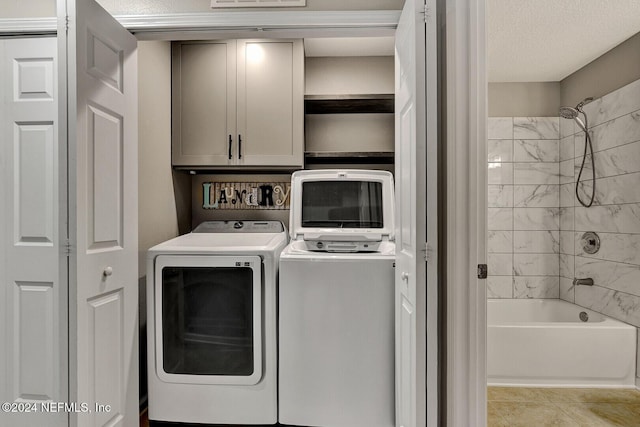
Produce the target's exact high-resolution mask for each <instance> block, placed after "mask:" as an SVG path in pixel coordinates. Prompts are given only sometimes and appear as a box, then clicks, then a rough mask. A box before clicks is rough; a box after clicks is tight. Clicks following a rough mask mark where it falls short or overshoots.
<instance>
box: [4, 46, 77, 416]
mask: <svg viewBox="0 0 640 427" xmlns="http://www.w3.org/2000/svg"><path fill="white" fill-rule="evenodd" d="M57 67H58V63H57V50H56V38H55V37H46V38H28V39H4V40H0V401H1V402H4V406H3V407H2V411H0V426H11V427H21V426H24V427H31V426H65V425H67V422H68V414H67V413H65V412H64V411H61V412H43V411H42V407H41V406H40V405H41V404H42V403H47V402H52V401H55V402H66V401H67V396H68V394H67V339H66V337H67V324H66V318H67V313H66V306H67V304H66V298H67V297H66V289H67V283H66V279H65V277H66V263H67V261H66V256H64V257H61V252H63V251H62V249H61V248H62V247H63V242H64V240H65V234H64V233H61V232H60V224H61V218H60V215H59V203H58V201H59V197H60V191H59V190H60V183H59V181H58V176H59V167H60V162H59V152H60V151H59V147H60V146H59V141H58V100H59V93H58V90H57V74H58V69H57ZM65 229H66V227H65ZM7 405H8V406H7Z"/></svg>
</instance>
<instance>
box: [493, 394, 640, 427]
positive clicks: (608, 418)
mask: <svg viewBox="0 0 640 427" xmlns="http://www.w3.org/2000/svg"><path fill="white" fill-rule="evenodd" d="M487 401H488V402H487V414H488V416H487V418H488V422H487V425H488V426H489V427H516V426H526V427H538V426H571V427H577V426H580V427H583V426H589V427H591V426H593V427H601V426H602V427H606V426H624V427H634V426H637V427H640V391H638V390H630V389H593V388H589V389H585V388H525V387H488V388H487Z"/></svg>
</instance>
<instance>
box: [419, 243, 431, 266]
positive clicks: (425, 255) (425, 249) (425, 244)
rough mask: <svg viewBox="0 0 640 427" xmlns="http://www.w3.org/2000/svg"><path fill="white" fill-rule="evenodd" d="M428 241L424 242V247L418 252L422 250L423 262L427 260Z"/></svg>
mask: <svg viewBox="0 0 640 427" xmlns="http://www.w3.org/2000/svg"><path fill="white" fill-rule="evenodd" d="M429 251H430V248H429V242H424V249H422V250H421V251H420V252H422V255H423V256H424V261H425V262H427V263H428V262H429Z"/></svg>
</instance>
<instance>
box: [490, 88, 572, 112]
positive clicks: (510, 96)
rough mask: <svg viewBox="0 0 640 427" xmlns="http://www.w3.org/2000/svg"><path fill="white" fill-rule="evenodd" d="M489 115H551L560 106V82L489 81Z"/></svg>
mask: <svg viewBox="0 0 640 427" xmlns="http://www.w3.org/2000/svg"><path fill="white" fill-rule="evenodd" d="M487 93H488V101H489V102H488V106H489V117H506V116H520V117H553V116H557V115H558V108H560V82H504V83H489V87H488V92H487Z"/></svg>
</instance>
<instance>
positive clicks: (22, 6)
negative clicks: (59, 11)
mask: <svg viewBox="0 0 640 427" xmlns="http://www.w3.org/2000/svg"><path fill="white" fill-rule="evenodd" d="M51 16H56V0H0V18H42V17H51Z"/></svg>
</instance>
